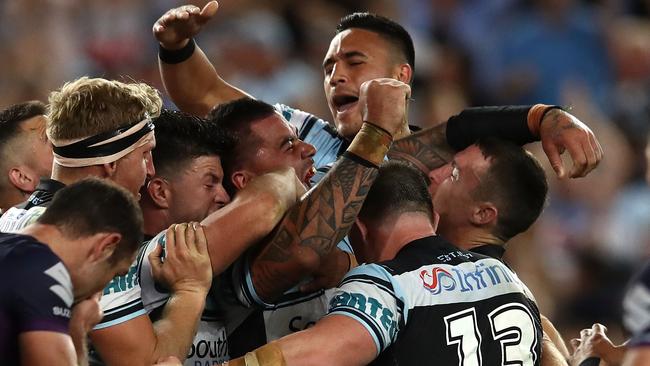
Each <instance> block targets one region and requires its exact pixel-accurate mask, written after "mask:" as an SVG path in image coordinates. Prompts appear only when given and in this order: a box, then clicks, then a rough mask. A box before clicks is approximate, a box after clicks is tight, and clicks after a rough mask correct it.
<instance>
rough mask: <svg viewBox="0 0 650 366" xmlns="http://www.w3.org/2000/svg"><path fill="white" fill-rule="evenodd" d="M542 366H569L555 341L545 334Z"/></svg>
mask: <svg viewBox="0 0 650 366" xmlns="http://www.w3.org/2000/svg"><path fill="white" fill-rule="evenodd" d="M540 364H541V366H567V365H568V363H567V359H566V358H565V357H564V355H562V353H561V352H560V351H559V350H558V347H556V345H555V343H554V342H553V340H552V339H551V338H550V337H549V336H548V334H546V332H544V337H543V338H542V358H541V363H540Z"/></svg>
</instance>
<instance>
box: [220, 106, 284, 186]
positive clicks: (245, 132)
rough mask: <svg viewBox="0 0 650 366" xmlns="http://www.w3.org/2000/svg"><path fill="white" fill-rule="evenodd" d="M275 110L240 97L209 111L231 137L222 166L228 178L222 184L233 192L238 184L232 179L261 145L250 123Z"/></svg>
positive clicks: (222, 156)
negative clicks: (234, 173)
mask: <svg viewBox="0 0 650 366" xmlns="http://www.w3.org/2000/svg"><path fill="white" fill-rule="evenodd" d="M274 113H276V110H275V108H274V107H273V106H272V105H270V104H268V103H265V102H262V101H261V100H256V99H251V98H241V99H236V100H233V101H230V102H228V103H224V104H220V105H219V106H217V107H215V108H214V109H212V111H210V113H209V114H208V121H209V122H210V123H214V124H215V125H216V126H218V128H220V129H221V130H222V131H223V132H224V133H225V134H226V135H227V136H228V138H229V139H230V140H231V145H230V146H231V148H230V149H228V150H226V151H224V152H223V154H222V155H221V166H222V167H223V173H224V176H225V179H224V180H223V181H224V182H223V186H224V188H225V189H226V191H227V192H228V193H229V194H230V195H234V193H235V191H236V190H235V187H234V185H233V183H232V181H231V179H230V177H231V175H232V173H233V172H234V171H236V170H237V169H239V168H240V167H241V166H242V165H243V162H244V161H247V160H248V159H249V158H250V153H251V152H252V151H253V150H254V149H253V148H255V147H257V146H258V145H259V144H260V140H259V137H258V136H256V135H255V134H253V133H252V131H251V125H252V124H253V123H254V122H256V121H259V120H261V119H264V118H267V117H269V116H271V115H273V114H274Z"/></svg>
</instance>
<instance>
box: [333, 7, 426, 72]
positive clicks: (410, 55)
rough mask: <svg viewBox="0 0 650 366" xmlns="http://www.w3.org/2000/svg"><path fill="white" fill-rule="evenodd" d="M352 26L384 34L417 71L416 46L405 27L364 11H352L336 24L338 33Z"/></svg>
mask: <svg viewBox="0 0 650 366" xmlns="http://www.w3.org/2000/svg"><path fill="white" fill-rule="evenodd" d="M350 28H359V29H365V30H368V31H371V32H375V33H377V34H379V35H380V36H382V37H383V38H384V39H386V40H387V41H389V42H390V43H391V44H393V45H394V46H395V47H396V48H397V49H398V50H400V52H401V53H402V56H404V60H406V62H408V64H409V65H411V69H412V70H413V72H415V47H414V46H413V39H412V38H411V35H410V34H409V32H407V31H406V29H404V27H402V26H401V25H399V24H398V23H396V22H394V21H392V20H390V19H388V18H386V17H383V16H381V15H377V14H372V13H368V12H363V13H352V14H349V15H346V16H344V17H343V18H341V21H340V22H339V24H338V25H337V26H336V33H337V34H338V33H341V32H343V31H344V30H347V29H350Z"/></svg>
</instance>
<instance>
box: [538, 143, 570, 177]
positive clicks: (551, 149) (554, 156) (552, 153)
mask: <svg viewBox="0 0 650 366" xmlns="http://www.w3.org/2000/svg"><path fill="white" fill-rule="evenodd" d="M542 148H543V149H544V152H545V153H546V156H547V157H548V161H549V163H551V167H552V168H553V170H554V171H555V174H556V175H557V177H558V178H560V179H564V178H565V177H566V172H565V170H564V165H563V164H562V158H561V157H560V151H559V150H558V148H557V147H556V146H555V144H554V143H553V142H550V141H548V142H546V141H545V142H542Z"/></svg>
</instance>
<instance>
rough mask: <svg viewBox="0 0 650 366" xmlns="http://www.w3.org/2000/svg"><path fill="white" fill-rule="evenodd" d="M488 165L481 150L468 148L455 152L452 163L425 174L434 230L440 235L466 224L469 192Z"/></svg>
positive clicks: (471, 203)
mask: <svg viewBox="0 0 650 366" xmlns="http://www.w3.org/2000/svg"><path fill="white" fill-rule="evenodd" d="M489 165H490V163H489V161H488V160H487V159H486V158H485V157H484V156H483V153H481V150H480V149H479V148H478V147H477V146H475V145H472V146H470V147H468V148H467V149H465V150H463V151H461V152H459V153H457V154H456V155H455V156H454V159H453V160H452V162H450V163H448V164H446V165H444V166H442V167H440V168H438V169H435V170H433V171H431V172H430V173H429V177H430V178H431V180H432V184H431V185H430V186H429V192H431V196H432V197H433V208H434V210H435V211H436V212H437V213H438V214H439V215H440V221H439V223H438V231H439V232H440V233H441V234H443V235H444V234H445V232H448V230H449V229H450V228H454V227H463V226H465V225H467V224H468V223H469V220H470V217H471V212H472V207H473V204H474V199H473V198H472V193H473V192H474V190H475V189H476V188H477V187H478V185H479V184H480V182H481V177H482V176H483V175H484V174H485V172H486V171H487V169H488V168H489ZM436 181H437V182H438V183H436Z"/></svg>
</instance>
